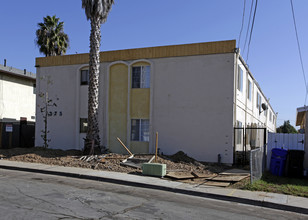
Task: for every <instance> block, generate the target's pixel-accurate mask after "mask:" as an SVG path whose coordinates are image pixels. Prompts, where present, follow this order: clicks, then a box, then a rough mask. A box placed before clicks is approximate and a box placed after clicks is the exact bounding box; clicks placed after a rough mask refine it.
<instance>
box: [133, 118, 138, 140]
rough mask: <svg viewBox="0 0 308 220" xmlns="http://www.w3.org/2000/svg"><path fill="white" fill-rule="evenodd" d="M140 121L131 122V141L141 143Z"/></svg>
mask: <svg viewBox="0 0 308 220" xmlns="http://www.w3.org/2000/svg"><path fill="white" fill-rule="evenodd" d="M139 127H140V119H132V121H131V140H132V141H139V132H140V131H139Z"/></svg>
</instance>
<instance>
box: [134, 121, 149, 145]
mask: <svg viewBox="0 0 308 220" xmlns="http://www.w3.org/2000/svg"><path fill="white" fill-rule="evenodd" d="M134 121H135V122H136V123H134ZM136 128H137V129H136ZM134 131H135V132H134ZM130 133H131V135H130V140H131V141H138V142H149V141H150V120H149V119H131V132H130ZM136 133H138V135H136V137H135V136H134V135H135V134H136ZM146 133H147V135H145V134H146Z"/></svg>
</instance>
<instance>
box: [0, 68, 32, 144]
mask: <svg viewBox="0 0 308 220" xmlns="http://www.w3.org/2000/svg"><path fill="white" fill-rule="evenodd" d="M35 87H36V75H35V74H34V73H31V72H28V71H26V70H20V69H16V68H13V67H8V66H6V65H1V64H0V148H12V147H33V146H34V143H33V142H34V123H35V109H36V108H35V99H36V94H35V92H36V88H35Z"/></svg>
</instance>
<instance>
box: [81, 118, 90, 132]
mask: <svg viewBox="0 0 308 220" xmlns="http://www.w3.org/2000/svg"><path fill="white" fill-rule="evenodd" d="M85 123H86V125H85ZM87 131H88V118H80V119H79V133H87Z"/></svg>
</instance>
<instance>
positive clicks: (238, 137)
mask: <svg viewBox="0 0 308 220" xmlns="http://www.w3.org/2000/svg"><path fill="white" fill-rule="evenodd" d="M236 126H237V128H242V126H243V124H242V122H241V121H236ZM236 132H237V134H236V144H242V138H243V130H242V129H236Z"/></svg>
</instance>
